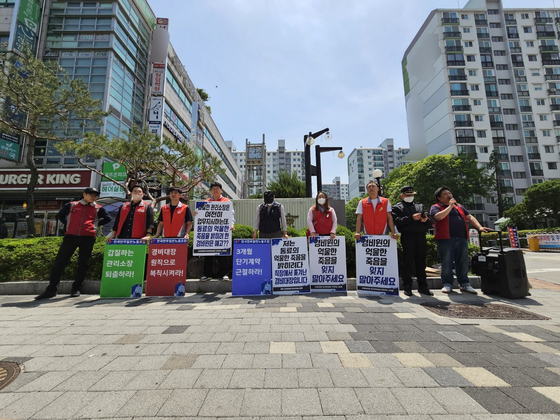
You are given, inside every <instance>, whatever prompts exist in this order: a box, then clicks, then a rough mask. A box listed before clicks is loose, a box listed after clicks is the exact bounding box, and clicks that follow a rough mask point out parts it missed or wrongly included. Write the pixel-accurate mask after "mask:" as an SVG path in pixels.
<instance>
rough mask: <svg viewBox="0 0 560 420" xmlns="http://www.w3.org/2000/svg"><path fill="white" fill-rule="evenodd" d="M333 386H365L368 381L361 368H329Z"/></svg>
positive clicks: (367, 385)
mask: <svg viewBox="0 0 560 420" xmlns="http://www.w3.org/2000/svg"><path fill="white" fill-rule="evenodd" d="M329 373H330V374H331V379H332V381H333V384H334V386H335V388H367V387H369V383H368V381H367V380H366V378H364V375H363V374H362V371H361V369H350V368H344V369H329Z"/></svg>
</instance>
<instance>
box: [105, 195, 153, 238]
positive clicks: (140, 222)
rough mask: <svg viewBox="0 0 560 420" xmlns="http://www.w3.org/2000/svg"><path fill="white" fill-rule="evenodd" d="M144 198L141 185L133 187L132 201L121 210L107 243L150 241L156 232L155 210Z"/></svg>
mask: <svg viewBox="0 0 560 420" xmlns="http://www.w3.org/2000/svg"><path fill="white" fill-rule="evenodd" d="M143 197H144V188H142V186H141V185H135V186H134V187H132V201H130V202H128V203H124V204H123V205H122V206H121V207H120V208H119V211H118V212H117V217H115V223H114V224H113V229H112V231H111V234H110V235H109V236H108V237H107V242H110V241H111V240H113V239H115V238H118V239H141V240H142V242H148V241H149V240H150V236H151V235H152V232H153V230H154V209H153V208H152V206H150V205H149V204H148V203H146V202H145V201H144V200H142V198H143Z"/></svg>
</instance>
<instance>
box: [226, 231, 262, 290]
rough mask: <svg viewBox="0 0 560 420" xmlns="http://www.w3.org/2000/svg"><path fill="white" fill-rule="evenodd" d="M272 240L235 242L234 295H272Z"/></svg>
mask: <svg viewBox="0 0 560 420" xmlns="http://www.w3.org/2000/svg"><path fill="white" fill-rule="evenodd" d="M271 274H272V273H271V256H270V239H236V240H235V241H233V278H232V285H231V293H232V295H238V296H250V295H271V294H272V280H271Z"/></svg>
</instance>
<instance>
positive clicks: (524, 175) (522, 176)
mask: <svg viewBox="0 0 560 420" xmlns="http://www.w3.org/2000/svg"><path fill="white" fill-rule="evenodd" d="M513 178H514V179H525V178H527V173H525V172H514V173H513Z"/></svg>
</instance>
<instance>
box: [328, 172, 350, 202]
mask: <svg viewBox="0 0 560 420" xmlns="http://www.w3.org/2000/svg"><path fill="white" fill-rule="evenodd" d="M323 191H324V192H325V193H327V196H328V197H329V199H330V200H344V201H345V202H346V201H348V197H349V195H348V183H347V182H346V183H345V182H340V177H339V176H337V177H336V178H335V179H333V180H332V183H327V184H325V183H323Z"/></svg>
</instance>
